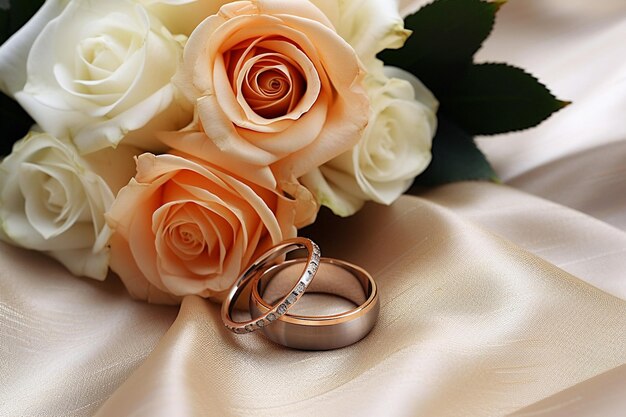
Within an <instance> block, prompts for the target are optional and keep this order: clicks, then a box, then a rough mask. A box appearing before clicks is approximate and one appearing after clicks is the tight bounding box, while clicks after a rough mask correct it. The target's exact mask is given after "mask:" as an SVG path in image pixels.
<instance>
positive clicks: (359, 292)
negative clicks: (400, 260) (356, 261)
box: [258, 259, 371, 306]
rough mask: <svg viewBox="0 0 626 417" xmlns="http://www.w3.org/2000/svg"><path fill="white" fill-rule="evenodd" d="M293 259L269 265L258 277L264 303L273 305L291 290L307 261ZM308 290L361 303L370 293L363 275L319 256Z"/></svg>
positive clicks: (356, 304)
mask: <svg viewBox="0 0 626 417" xmlns="http://www.w3.org/2000/svg"><path fill="white" fill-rule="evenodd" d="M292 262H293V263H287V265H285V264H283V265H285V266H282V265H278V266H277V267H274V268H271V269H270V270H268V271H267V272H266V273H265V275H263V277H262V278H261V279H260V280H259V286H258V292H259V295H260V296H261V297H262V298H263V300H264V301H265V302H267V303H269V304H274V303H275V302H276V300H279V299H281V298H283V297H284V296H285V294H287V293H288V292H289V291H290V290H291V288H292V287H293V282H294V279H295V277H297V276H298V275H299V274H300V272H301V269H302V264H303V263H304V262H306V260H304V259H298V260H296V261H292ZM308 293H322V294H330V295H335V296H339V297H342V298H345V299H346V300H349V301H351V302H352V303H354V304H355V306H360V305H362V304H364V303H365V302H366V301H367V299H368V297H369V296H370V294H371V285H370V282H369V279H368V278H367V277H366V276H362V275H361V274H357V273H356V271H355V272H353V271H351V270H349V269H347V268H346V267H344V266H341V265H338V264H334V263H330V262H327V261H325V260H324V259H322V262H320V265H319V269H318V271H317V274H316V275H315V279H313V281H311V284H310V285H309V287H308V289H307V291H306V293H305V294H308Z"/></svg>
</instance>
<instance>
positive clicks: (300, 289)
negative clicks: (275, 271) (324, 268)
mask: <svg viewBox="0 0 626 417" xmlns="http://www.w3.org/2000/svg"><path fill="white" fill-rule="evenodd" d="M296 249H306V250H307V252H308V257H307V259H306V265H305V267H304V271H303V272H302V273H301V274H300V278H299V279H298V280H297V281H296V283H295V285H294V286H293V287H292V288H291V290H290V291H289V292H287V293H286V295H285V296H284V297H282V299H280V301H279V302H277V303H276V304H275V305H273V306H272V305H269V306H268V308H267V310H266V311H264V312H263V314H259V315H257V316H255V317H254V318H253V319H252V320H249V321H244V322H236V321H234V320H233V319H232V313H233V309H234V308H235V305H236V304H237V299H238V298H239V296H240V295H241V293H242V292H243V291H244V290H245V288H246V287H247V285H248V283H249V282H250V280H251V279H252V278H254V277H255V276H257V275H259V274H260V273H261V271H263V270H264V269H266V268H267V267H268V265H269V264H270V262H272V261H274V260H276V258H279V257H281V256H282V255H285V254H286V253H288V252H291V251H292V250H296ZM320 256H321V255H320V248H319V247H318V246H317V245H316V244H315V242H313V241H312V240H310V239H306V238H303V237H297V238H294V239H289V240H286V241H284V242H282V243H280V244H278V245H277V246H274V247H273V248H272V249H270V250H269V251H267V252H266V253H265V254H263V255H262V256H261V257H260V258H259V259H257V260H256V261H255V262H254V263H253V264H252V265H251V266H250V267H249V268H248V269H247V270H246V271H245V272H244V273H243V274H242V275H241V277H239V279H238V280H237V282H236V283H235V285H233V286H232V288H231V289H230V291H229V293H228V295H227V296H226V299H225V300H224V303H223V304H222V321H223V322H224V325H225V326H226V328H227V329H229V330H230V331H232V332H234V333H237V334H244V333H251V332H253V331H255V330H258V329H262V328H264V327H265V326H268V325H269V324H271V323H272V322H274V321H276V320H278V319H279V318H280V317H281V316H282V315H284V314H285V313H286V312H287V310H289V308H291V306H292V305H293V304H295V303H296V302H297V301H298V300H299V299H300V297H302V294H304V291H305V290H306V289H307V287H308V286H309V284H310V283H311V280H312V279H313V277H314V276H315V274H316V273H317V268H318V266H319V263H320ZM302 263H305V262H304V261H303V262H302ZM292 282H293V280H292Z"/></svg>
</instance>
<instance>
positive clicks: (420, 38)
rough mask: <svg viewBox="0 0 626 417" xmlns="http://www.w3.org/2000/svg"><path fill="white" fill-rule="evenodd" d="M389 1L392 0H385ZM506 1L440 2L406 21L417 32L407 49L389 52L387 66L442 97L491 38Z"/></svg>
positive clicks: (423, 9) (467, 0) (384, 52)
mask: <svg viewBox="0 0 626 417" xmlns="http://www.w3.org/2000/svg"><path fill="white" fill-rule="evenodd" d="M381 1H388V0H381ZM501 5H502V2H485V1H481V0H436V1H434V2H433V3H430V4H428V5H426V6H424V7H422V8H421V9H420V10H418V11H417V12H416V13H415V14H413V15H411V16H409V17H407V18H406V20H405V26H406V27H407V28H408V29H410V30H412V31H413V35H411V37H409V39H408V40H407V42H406V44H405V46H404V47H403V48H401V49H398V50H386V51H383V52H382V53H381V54H380V58H381V59H382V60H383V61H384V62H385V64H387V65H393V66H396V67H400V68H403V69H405V70H407V71H409V72H411V73H413V74H414V75H415V76H417V78H419V79H420V80H421V81H422V82H423V83H424V84H426V86H428V88H429V89H430V90H431V91H433V92H434V93H435V95H436V96H439V95H440V94H441V92H443V91H445V90H446V88H447V86H448V85H449V84H450V82H451V80H455V79H456V78H457V77H459V76H460V75H461V74H462V73H463V72H464V71H465V70H466V69H467V67H468V66H469V65H471V63H472V59H473V56H474V54H475V53H476V51H478V49H479V48H480V46H481V45H482V43H483V41H484V40H485V39H486V38H487V37H488V36H489V34H490V33H491V30H492V28H493V24H494V21H495V15H496V12H497V11H498V9H499V8H500V6H501Z"/></svg>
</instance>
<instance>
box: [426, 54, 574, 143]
mask: <svg viewBox="0 0 626 417" xmlns="http://www.w3.org/2000/svg"><path fill="white" fill-rule="evenodd" d="M438 98H439V100H440V102H441V111H442V112H443V113H445V114H446V116H447V117H449V118H451V119H452V120H454V122H455V123H457V124H458V125H459V126H460V127H462V128H463V129H464V130H466V131H467V132H468V133H470V134H473V135H493V134H498V133H504V132H510V131H514V130H521V129H527V128H530V127H533V126H536V125H538V124H539V123H541V122H542V121H543V120H545V119H547V118H548V117H549V116H550V115H551V114H552V113H554V112H556V111H558V110H560V109H562V108H563V107H565V106H567V105H568V104H569V103H568V102H564V101H560V100H557V98H556V97H555V96H554V95H552V93H550V91H549V90H548V89H547V88H546V87H545V86H544V85H543V84H541V83H540V82H539V81H538V80H537V79H536V78H535V77H533V76H532V75H530V74H528V73H527V72H525V71H524V70H522V69H520V68H516V67H512V66H509V65H506V64H477V65H473V66H471V67H470V68H469V70H468V71H467V73H466V75H465V77H464V78H463V79H462V80H460V81H459V82H458V83H455V84H454V86H452V87H451V89H450V90H449V91H447V92H446V93H445V94H444V95H442V96H440V97H438Z"/></svg>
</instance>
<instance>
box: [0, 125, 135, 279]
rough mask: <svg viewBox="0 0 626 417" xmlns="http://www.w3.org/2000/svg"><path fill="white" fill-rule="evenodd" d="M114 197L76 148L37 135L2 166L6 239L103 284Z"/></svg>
mask: <svg viewBox="0 0 626 417" xmlns="http://www.w3.org/2000/svg"><path fill="white" fill-rule="evenodd" d="M101 163H102V162H101ZM118 170H120V168H119V167H118ZM120 171H123V169H121V170H120ZM113 198H114V196H113V192H112V190H111V188H110V187H109V185H108V184H107V182H105V180H104V179H103V178H102V177H100V176H99V175H98V174H96V173H95V172H94V171H92V169H91V166H90V164H89V163H88V161H86V160H85V159H83V158H82V157H80V156H79V155H78V152H77V151H76V149H74V147H73V146H72V145H71V144H70V143H66V142H63V141H60V140H58V139H57V138H55V137H53V136H51V135H49V134H43V133H31V134H30V135H29V136H27V137H26V138H24V139H23V140H21V141H18V142H17V143H16V144H15V145H14V147H13V152H12V153H11V154H10V155H9V156H8V157H6V158H5V159H4V160H3V161H2V163H1V164H0V221H1V222H2V223H1V224H2V227H1V228H0V238H2V240H4V241H6V242H9V243H11V244H14V245H17V246H21V247H24V248H27V249H34V250H37V251H42V252H45V253H47V254H49V255H50V256H52V257H53V258H56V259H57V260H59V261H60V262H61V263H63V264H64V265H65V266H66V267H67V268H68V269H69V270H70V271H71V272H72V273H73V274H75V275H78V276H87V277H91V278H95V279H100V280H102V279H104V278H105V277H106V275H107V271H108V268H109V250H108V247H107V244H108V240H109V237H110V235H111V230H110V229H109V227H108V226H107V225H106V222H105V219H104V213H105V211H106V210H107V209H108V208H109V207H110V206H111V204H112V203H113Z"/></svg>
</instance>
